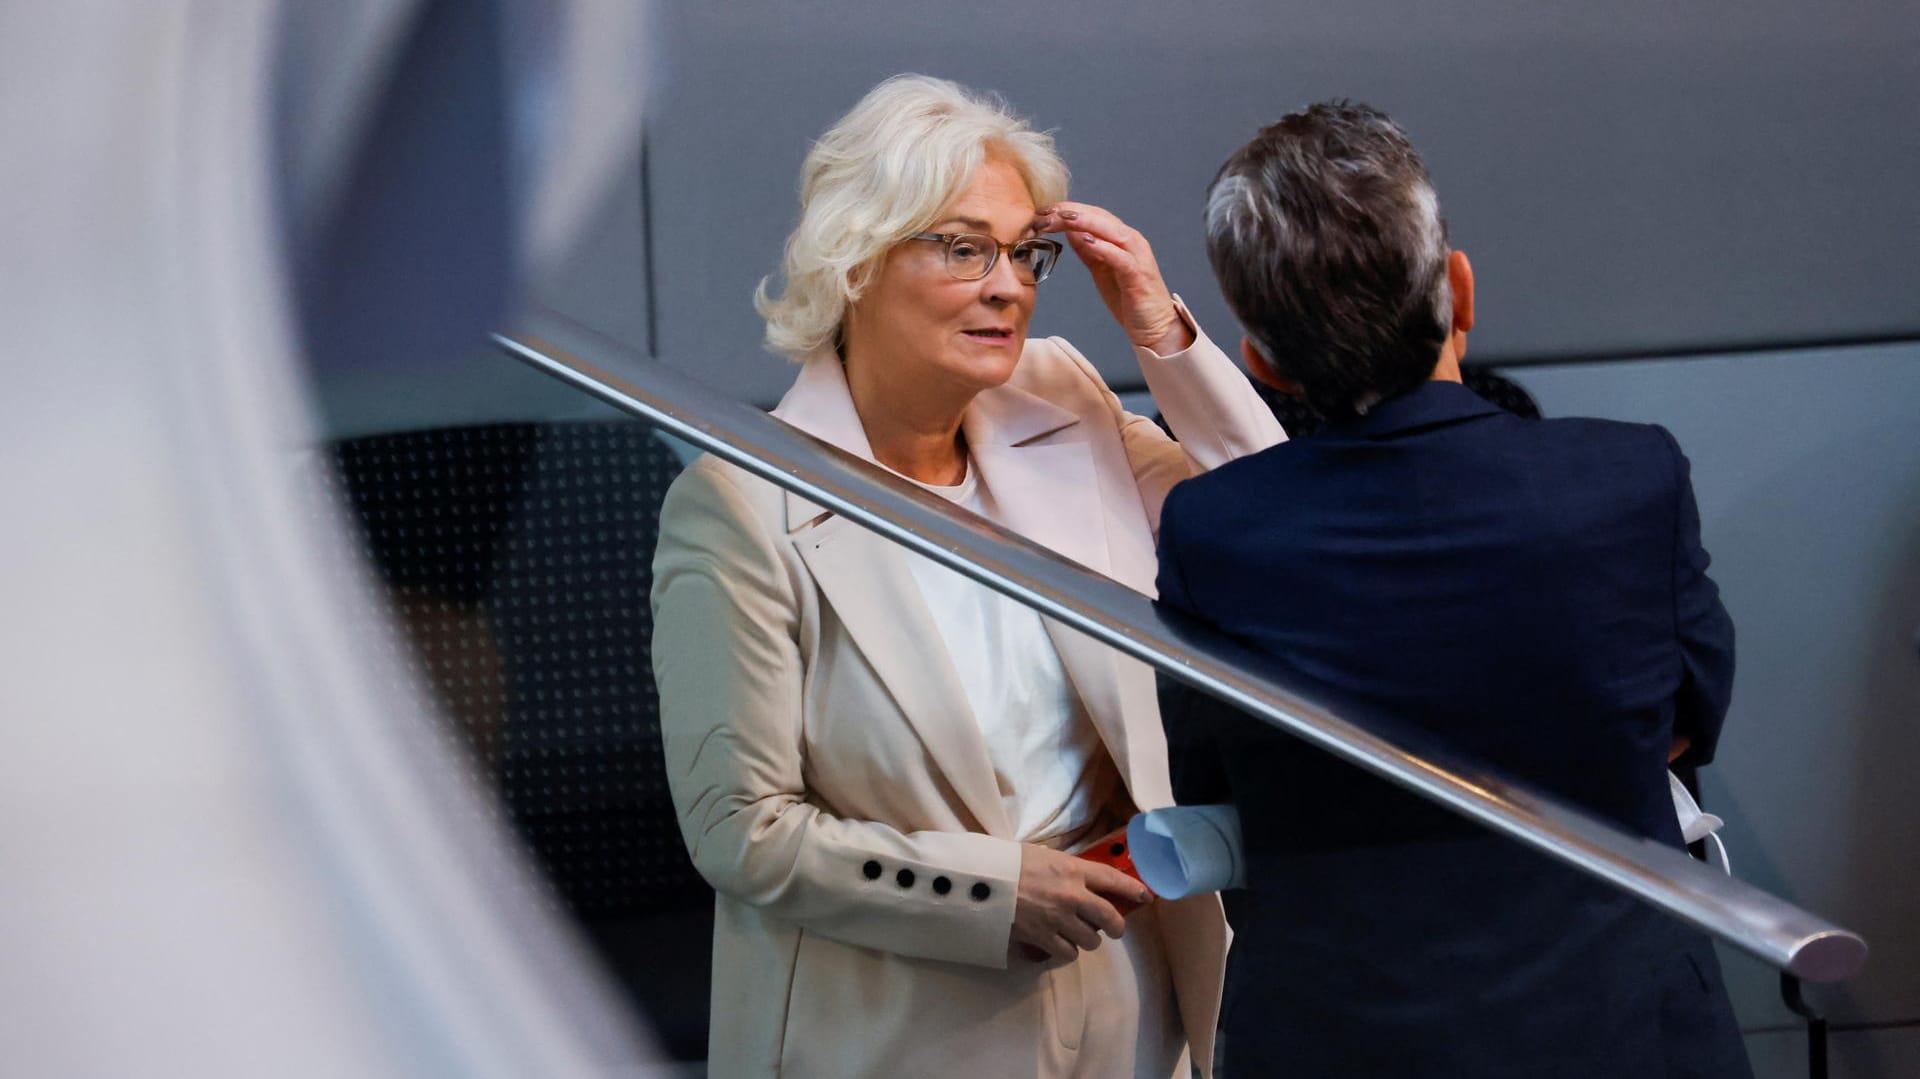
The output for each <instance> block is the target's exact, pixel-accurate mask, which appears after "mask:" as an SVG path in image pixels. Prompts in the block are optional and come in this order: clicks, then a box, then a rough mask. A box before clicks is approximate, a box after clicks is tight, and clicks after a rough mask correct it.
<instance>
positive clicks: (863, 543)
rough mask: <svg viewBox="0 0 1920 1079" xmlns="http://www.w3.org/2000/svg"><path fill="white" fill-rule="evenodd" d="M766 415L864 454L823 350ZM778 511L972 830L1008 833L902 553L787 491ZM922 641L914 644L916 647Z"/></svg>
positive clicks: (854, 415) (846, 398)
mask: <svg viewBox="0 0 1920 1079" xmlns="http://www.w3.org/2000/svg"><path fill="white" fill-rule="evenodd" d="M773 414H774V415H775V416H777V417H779V418H780V419H782V420H785V421H786V422H788V423H790V424H792V425H794V426H795V427H798V428H799V429H801V430H802V431H805V432H807V433H808V434H810V435H813V436H814V437H816V438H819V439H821V440H823V441H825V442H829V443H831V444H833V445H835V446H838V447H840V448H841V449H843V450H846V451H848V452H849V453H854V454H857V455H859V456H860V457H863V458H865V459H867V460H869V461H871V460H873V448H872V446H871V445H870V444H869V443H868V442H867V435H866V430H865V428H863V427H862V426H861V424H860V416H859V413H858V412H856V411H855V410H854V407H853V397H852V395H851V394H850V393H849V392H848V391H847V384H846V376H845V374H844V373H843V372H842V370H841V368H840V364H839V361H838V360H837V359H834V358H833V357H830V356H829V357H822V358H819V359H814V360H810V361H808V362H807V363H806V365H805V366H803V367H802V368H801V372H800V377H799V378H798V379H796V380H795V381H794V385H793V388H792V389H791V390H789V391H788V393H787V396H786V397H785V398H784V399H782V401H781V402H780V406H779V407H778V408H776V409H774V413H773ZM786 509H787V531H788V533H789V534H790V536H791V540H792V542H793V544H794V547H795V549H796V550H797V551H798V552H799V554H800V557H801V560H802V561H804V562H805V563H806V564H807V570H808V572H810V573H811V574H812V575H813V579H814V583H815V584H816V585H818V586H819V588H820V592H821V595H822V596H824V597H825V598H826V600H827V603H828V604H829V605H830V606H831V607H832V608H833V611H834V614H835V615H836V616H837V617H838V618H839V619H840V624H841V625H842V626H844V627H845V628H846V631H847V635H848V636H849V637H851V638H853V642H854V644H855V646H856V647H858V648H859V650H860V654H861V655H862V656H863V657H865V658H866V661H867V663H868V665H869V666H871V667H872V668H873V671H874V673H875V674H876V675H877V676H878V677H879V679H880V681H881V682H882V683H883V684H884V685H885V686H886V687H887V692H888V693H889V694H891V695H892V697H893V700H894V703H895V704H896V705H898V706H899V708H900V712H901V714H902V715H904V716H905V717H906V719H907V722H908V723H910V724H912V726H913V729H914V732H915V734H917V735H918V736H919V738H920V741H921V743H922V744H923V745H925V746H926V747H927V754H928V756H929V757H931V758H932V759H933V762H934V764H935V766H936V767H937V768H938V769H939V770H940V773H941V775H942V776H944V777H945V780H946V784H947V785H948V786H950V787H951V789H952V791H953V793H954V794H955V796H956V797H958V798H959V800H960V802H961V804H962V805H964V806H966V808H967V810H968V812H970V813H972V814H973V817H974V821H975V823H976V824H978V825H979V827H980V830H981V831H983V832H986V833H987V834H989V835H997V836H1003V837H1007V838H1011V832H1012V824H1011V823H1010V822H1009V821H1008V820H1007V814H1006V806H1005V803H1003V802H1002V801H1001V798H1000V784H999V780H998V778H997V777H996V774H995V772H994V768H993V758H992V756H991V754H989V753H988V751H987V742H986V738H985V737H984V736H983V735H982V734H981V733H980V724H979V722H978V721H977V720H976V719H975V718H974V716H973V711H972V707H971V706H970V705H969V704H968V702H967V694H966V689H965V687H964V686H963V685H962V684H961V681H960V677H961V676H960V673H959V672H958V671H957V670H955V669H954V665H953V659H952V657H951V656H950V655H949V654H948V652H947V650H946V648H945V647H944V646H943V643H944V642H943V640H942V638H941V636H940V630H939V627H938V626H936V625H935V624H934V621H933V615H932V614H931V613H930V612H929V611H928V610H927V603H926V598H925V597H924V596H923V595H922V594H921V592H920V585H919V582H918V581H916V580H914V578H913V570H912V569H911V568H910V567H909V565H908V563H907V559H908V557H910V556H909V554H908V552H906V551H903V550H902V549H900V547H899V546H898V545H896V544H894V543H892V542H891V541H888V540H885V539H882V538H881V537H879V536H877V535H875V534H873V533H872V532H869V531H868V530H866V529H865V528H862V527H860V526H859V525H857V524H855V523H853V522H852V521H848V520H847V519H845V518H843V517H840V516H838V515H835V514H832V513H830V512H829V511H828V510H827V509H825V508H824V507H822V506H820V505H819V504H818V503H815V502H813V501H812V500H810V499H808V498H805V497H804V496H801V495H797V494H794V493H793V492H791V491H790V492H788V493H787V496H786ZM823 518H824V519H823ZM929 644H931V645H932V647H931V648H926V650H925V651H916V646H920V647H922V648H924V647H925V646H926V645H929Z"/></svg>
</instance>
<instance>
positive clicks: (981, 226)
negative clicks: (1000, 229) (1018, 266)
mask: <svg viewBox="0 0 1920 1079" xmlns="http://www.w3.org/2000/svg"><path fill="white" fill-rule="evenodd" d="M948 225H965V226H966V227H968V228H970V229H973V230H974V231H975V232H979V233H983V234H985V235H987V236H992V235H993V226H992V225H991V224H989V223H988V222H985V221H982V220H980V219H979V218H977V217H943V218H941V219H940V220H939V221H937V222H935V223H934V226H933V228H934V231H936V232H938V231H940V230H941V229H944V228H945V227H947V226H948ZM1038 235H1040V230H1039V229H1036V228H1034V227H1033V226H1032V225H1031V224H1029V225H1028V226H1027V227H1026V228H1024V229H1021V230H1020V235H1018V236H1016V237H1014V239H1015V240H1026V239H1031V238H1032V237H1035V236H1038Z"/></svg>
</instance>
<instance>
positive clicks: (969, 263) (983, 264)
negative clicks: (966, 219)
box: [947, 233, 1000, 281]
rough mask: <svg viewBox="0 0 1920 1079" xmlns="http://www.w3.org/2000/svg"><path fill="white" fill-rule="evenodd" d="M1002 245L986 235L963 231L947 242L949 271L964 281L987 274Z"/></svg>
mask: <svg viewBox="0 0 1920 1079" xmlns="http://www.w3.org/2000/svg"><path fill="white" fill-rule="evenodd" d="M999 253H1000V245H999V244H996V243H994V242H993V241H992V240H991V239H989V238H988V237H985V236H976V235H973V234H972V233H962V234H961V235H959V236H955V237H954V238H953V239H952V240H951V241H949V242H948V244H947V272H948V273H950V274H952V275H953V276H955V277H957V278H959V279H960V280H962V281H972V280H974V279H976V278H980V277H985V276H987V271H988V270H990V269H992V268H993V257H994V256H995V255H997V254H999Z"/></svg>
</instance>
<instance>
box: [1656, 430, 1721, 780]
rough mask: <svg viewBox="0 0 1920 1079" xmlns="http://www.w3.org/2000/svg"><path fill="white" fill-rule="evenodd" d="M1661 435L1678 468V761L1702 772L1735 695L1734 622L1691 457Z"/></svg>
mask: <svg viewBox="0 0 1920 1079" xmlns="http://www.w3.org/2000/svg"><path fill="white" fill-rule="evenodd" d="M1659 431H1660V434H1661V436H1662V438H1663V439H1664V440H1665V441H1666V444H1667V448H1668V450H1669V451H1670V452H1671V454H1672V459H1673V465H1674V528H1673V534H1674V535H1673V622H1674V634H1675V636H1676V637H1677V639H1678V640H1679V644H1680V659H1681V680H1680V689H1679V692H1678V694H1677V697H1676V700H1675V709H1674V724H1673V734H1674V740H1675V743H1676V745H1678V744H1679V743H1680V742H1681V741H1682V740H1685V743H1686V744H1685V746H1684V747H1683V749H1682V752H1681V753H1680V754H1679V755H1678V757H1677V760H1678V762H1679V763H1683V764H1688V765H1692V766H1694V767H1698V766H1700V765H1704V764H1707V763H1709V762H1711V761H1712V760H1713V754H1714V750H1715V748H1716V747H1717V746H1718V744H1719V741H1720V726H1721V724H1722V723H1723V722H1724V721H1725V720H1726V717H1727V705H1728V703H1729V702H1730V700H1731V699H1732V696H1733V619H1732V618H1730V617H1729V616H1728V615H1727V609H1726V607H1725V606H1724V605H1723V604H1722V603H1721V602H1720V589H1719V587H1718V586H1716V585H1715V584H1714V583H1713V579H1712V578H1711V577H1708V576H1707V565H1708V563H1709V561H1710V559H1709V558H1708V557H1707V551H1706V548H1705V547H1703V546H1701V544H1700V508H1699V506H1698V505H1697V504H1696V503H1695V501H1694V497H1693V480H1692V476H1691V466H1690V465H1689V464H1688V462H1687V455H1686V454H1684V453H1682V452H1680V444H1679V443H1678V442H1675V441H1674V438H1673V435H1672V434H1670V433H1669V432H1668V431H1667V430H1666V429H1665V428H1660V429H1659Z"/></svg>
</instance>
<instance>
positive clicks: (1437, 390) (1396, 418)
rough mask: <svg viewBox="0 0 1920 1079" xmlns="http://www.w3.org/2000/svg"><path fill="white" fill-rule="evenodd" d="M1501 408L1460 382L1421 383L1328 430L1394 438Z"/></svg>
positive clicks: (1367, 436)
mask: <svg viewBox="0 0 1920 1079" xmlns="http://www.w3.org/2000/svg"><path fill="white" fill-rule="evenodd" d="M1500 414H1501V410H1500V409H1499V408H1498V407H1497V406H1495V405H1492V404H1489V403H1488V402H1487V401H1486V400H1485V399H1484V398H1482V397H1481V396H1480V395H1479V394H1477V393H1474V392H1473V391H1472V390H1470V389H1467V388H1466V387H1465V386H1464V385H1461V384H1460V383H1458V382H1443V381H1430V382H1422V383H1421V384H1420V385H1418V386H1415V387H1414V388H1413V389H1411V390H1408V391H1407V392H1406V393H1403V394H1401V395H1400V396H1398V397H1389V398H1387V399H1386V400H1385V401H1382V402H1380V403H1379V404H1377V405H1375V406H1374V407H1373V408H1372V409H1370V410H1369V411H1368V412H1367V414H1366V415H1364V416H1359V417H1356V418H1354V419H1351V420H1342V421H1341V422H1339V423H1333V424H1328V425H1327V428H1326V433H1327V434H1330V435H1344V436H1347V437H1351V438H1392V437H1394V436H1396V435H1402V434H1407V433H1409V432H1412V431H1414V430H1417V429H1420V428H1425V427H1438V426H1441V425H1444V424H1450V423H1459V422H1462V421H1464V420H1472V419H1478V418H1480V417H1482V416H1497V415H1500Z"/></svg>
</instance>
